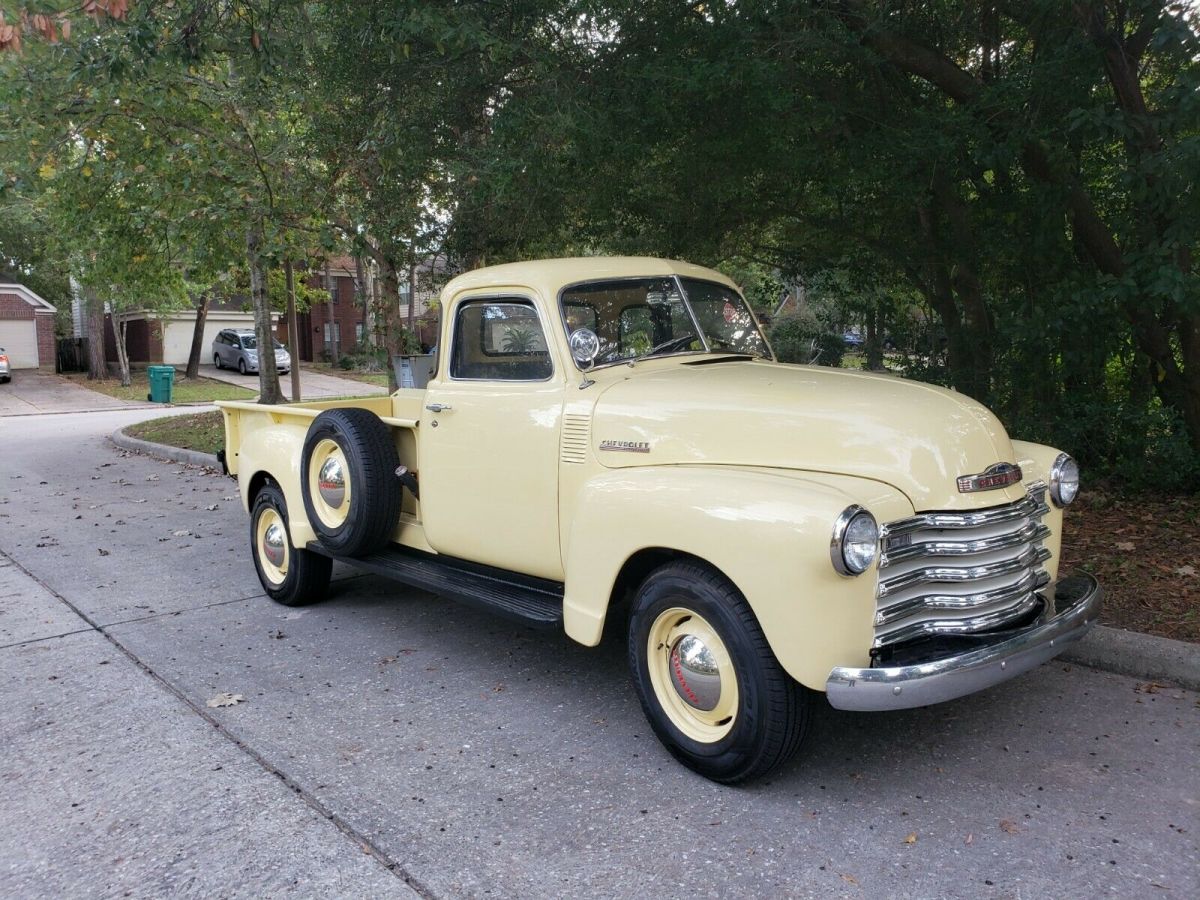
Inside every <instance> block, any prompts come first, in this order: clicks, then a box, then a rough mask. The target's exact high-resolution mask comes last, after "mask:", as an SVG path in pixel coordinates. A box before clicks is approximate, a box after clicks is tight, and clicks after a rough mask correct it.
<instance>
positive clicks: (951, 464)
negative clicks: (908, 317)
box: [591, 357, 1025, 510]
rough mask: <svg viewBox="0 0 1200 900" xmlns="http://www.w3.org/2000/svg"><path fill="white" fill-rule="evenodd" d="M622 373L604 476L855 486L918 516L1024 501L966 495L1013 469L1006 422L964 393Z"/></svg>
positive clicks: (842, 377)
mask: <svg viewBox="0 0 1200 900" xmlns="http://www.w3.org/2000/svg"><path fill="white" fill-rule="evenodd" d="M643 365H644V366H645V368H642V367H623V368H622V369H621V370H619V371H620V372H622V373H623V374H624V377H623V378H622V379H621V380H620V381H617V382H616V383H614V384H611V385H609V386H608V387H607V388H606V389H605V390H604V391H603V393H602V394H601V395H600V396H599V397H598V399H597V403H596V407H595V412H594V418H593V427H592V438H591V440H592V449H593V450H594V451H595V453H596V456H597V458H598V459H599V460H600V461H601V463H603V464H604V465H605V466H608V467H611V468H619V467H625V466H644V465H680V464H691V465H696V464H707V465H737V466H759V467H768V468H780V469H795V470H801V471H809V472H828V473H836V474H841V475H852V476H857V477H861V478H869V479H872V480H874V481H879V482H883V483H885V484H889V485H891V486H893V487H895V488H896V489H897V490H899V491H901V492H903V493H904V494H905V495H906V496H907V497H908V498H909V500H910V501H911V502H912V504H913V508H914V509H916V510H931V509H977V508H980V507H985V506H995V505H998V504H1001V503H1008V502H1012V501H1014V500H1018V499H1020V498H1021V497H1023V496H1024V494H1025V488H1024V486H1023V485H1022V484H1021V483H1020V482H1018V483H1017V484H1014V485H1012V486H1010V487H1008V488H1003V489H994V490H988V491H982V492H979V493H967V494H964V493H960V492H959V491H958V487H957V484H956V481H955V479H956V478H957V477H958V476H960V475H974V474H978V473H980V472H983V471H984V470H985V469H987V468H988V467H989V466H991V465H994V464H996V463H998V462H1016V458H1015V457H1016V454H1015V453H1014V451H1013V446H1012V443H1011V442H1010V440H1009V438H1008V435H1007V434H1006V433H1005V431H1004V428H1003V426H1002V425H1001V424H1000V422H999V420H998V419H997V418H996V417H995V416H994V415H992V414H991V412H989V411H988V410H987V409H986V408H984V407H983V406H981V405H980V404H978V403H976V402H975V401H974V400H971V399H970V398H968V397H965V396H963V395H962V394H958V393H955V392H954V391H950V390H946V389H944V388H938V387H933V386H932V385H927V384H921V383H919V382H915V381H904V380H902V379H899V378H896V377H894V376H888V375H873V374H867V373H863V372H848V371H844V370H839V369H829V368H820V367H816V366H793V365H784V364H780V363H770V362H764V361H750V360H745V361H740V360H724V361H713V360H711V359H710V358H707V357H706V358H704V359H703V360H698V361H696V362H692V363H676V364H675V365H671V366H669V367H651V366H650V365H646V364H643Z"/></svg>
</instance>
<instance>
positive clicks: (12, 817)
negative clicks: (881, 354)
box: [0, 411, 1200, 898]
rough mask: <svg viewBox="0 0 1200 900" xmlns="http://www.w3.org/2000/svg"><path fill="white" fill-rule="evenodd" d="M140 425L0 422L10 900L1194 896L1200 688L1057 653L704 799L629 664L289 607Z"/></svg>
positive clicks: (527, 641)
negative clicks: (634, 686) (1006, 678)
mask: <svg viewBox="0 0 1200 900" xmlns="http://www.w3.org/2000/svg"><path fill="white" fill-rule="evenodd" d="M157 412H158V411H151V412H150V413H149V414H155V413H157ZM146 415H147V413H146V412H142V411H130V412H123V413H92V414H81V415H59V416H47V417H25V418H22V419H20V420H19V422H20V428H19V430H18V429H17V428H15V427H14V425H15V423H16V421H18V420H14V419H0V435H2V436H3V437H4V438H5V440H4V441H3V446H4V453H5V455H4V461H5V467H4V471H3V473H0V551H2V553H3V555H2V556H0V683H2V684H3V692H2V696H3V698H4V699H3V702H2V703H0V785H2V789H0V823H3V826H4V827H3V828H0V895H4V896H22V897H31V896H43V897H58V896H68V895H98V896H112V895H118V896H119V895H123V894H125V893H126V892H129V895H130V896H145V897H161V896H168V895H176V894H187V895H192V894H195V895H220V896H239V895H240V896H259V897H261V896H279V895H288V894H295V895H301V896H314V895H317V896H405V895H411V894H412V893H413V892H414V891H415V892H416V893H418V894H420V895H423V896H427V897H461V896H472V897H484V896H488V897H568V896H569V897H582V896H604V897H609V896H617V897H642V896H646V895H653V896H658V897H688V898H698V897H722V898H724V897H743V896H744V897H756V898H760V897H806V896H821V897H825V896H845V897H859V896H887V897H935V896H936V897H972V898H974V897H1055V898H1062V897H1081V898H1082V897H1089V898H1090V897H1095V896H1120V897H1188V896H1198V895H1200V864H1198V862H1197V860H1198V859H1200V846H1198V839H1200V767H1198V766H1197V764H1196V763H1197V759H1200V697H1198V695H1196V694H1194V693H1189V692H1186V691H1182V690H1177V689H1173V688H1159V687H1156V686H1153V685H1151V686H1147V685H1140V684H1139V683H1138V682H1136V681H1134V680H1131V679H1128V678H1124V677H1120V676H1116V675H1111V674H1106V673H1102V672H1097V671H1093V670H1090V669H1086V668H1082V667H1078V666H1068V665H1065V664H1063V663H1061V662H1060V663H1052V664H1050V665H1047V666H1045V667H1043V668H1041V669H1040V670H1037V671H1035V672H1033V673H1031V674H1029V675H1025V676H1023V677H1021V678H1019V679H1017V680H1016V681H1013V682H1010V683H1009V684H1007V685H1005V686H1001V687H998V688H995V689H993V690H991V691H988V692H986V693H984V694H980V695H977V696H975V697H971V698H966V699H963V700H960V701H956V702H953V703H949V704H944V705H942V706H939V707H934V708H930V709H925V710H914V711H908V712H898V713H889V714H874V715H861V714H860V715H853V714H847V713H838V712H835V711H833V710H831V709H828V708H827V707H822V708H820V709H819V711H818V713H817V714H816V716H815V717H814V726H813V730H812V733H811V735H810V737H809V740H808V743H807V744H806V746H805V749H804V750H803V751H802V753H801V755H800V756H799V758H798V759H797V760H796V761H795V762H794V763H793V764H792V765H790V766H789V767H788V768H786V770H784V771H782V772H780V773H779V774H778V775H776V776H775V777H773V778H772V779H770V780H769V781H766V782H763V783H759V784H756V785H753V786H751V787H747V788H725V787H720V786H717V785H713V784H711V783H709V782H706V781H704V780H703V779H700V778H699V777H697V776H695V775H692V774H691V773H690V772H688V771H686V770H684V769H682V768H681V767H679V766H678V765H677V764H676V763H674V762H673V761H672V760H671V759H670V757H669V756H668V755H667V754H666V752H665V751H664V750H662V748H661V747H660V746H659V745H658V743H657V742H656V741H655V739H654V738H653V736H652V735H651V733H650V731H649V729H648V728H647V726H646V725H645V723H644V721H643V719H642V715H641V712H640V710H639V708H638V705H637V701H636V699H635V697H634V695H633V692H632V690H631V688H630V686H629V683H628V679H627V676H626V673H625V670H624V649H623V647H622V646H621V645H620V643H619V642H612V643H609V644H606V645H604V646H602V647H601V648H599V649H596V650H588V649H585V648H582V647H577V646H575V645H573V644H571V643H570V642H569V641H567V640H566V639H565V638H562V637H559V636H554V635H550V636H547V635H545V634H542V633H538V632H532V631H528V630H526V629H523V628H520V627H516V626H511V625H509V624H507V623H505V622H502V621H500V620H497V619H492V618H489V617H487V616H485V615H482V614H477V613H474V612H471V611H468V610H465V609H462V608H460V607H456V606H453V605H451V604H448V603H446V602H444V601H441V600H438V599H435V598H433V597H430V596H428V595H426V594H421V593H416V592H413V591H409V590H407V589H403V588H399V587H395V586H393V585H390V584H388V583H386V582H383V581H380V580H377V579H375V578H371V577H347V576H348V575H349V573H347V572H341V573H340V576H341V577H340V578H339V580H337V581H336V582H335V586H334V590H333V595H332V597H331V599H330V600H329V601H328V602H327V603H325V604H322V605H320V606H316V607H310V608H307V609H303V610H288V609H286V608H283V607H278V606H274V605H272V604H271V603H270V602H269V601H267V600H266V599H265V598H264V597H263V596H262V595H261V592H260V590H259V587H258V583H257V579H256V578H255V576H254V571H253V567H252V564H251V562H250V558H249V554H248V548H247V541H248V534H247V532H248V527H247V520H246V516H245V513H244V512H243V511H242V509H241V507H240V504H239V503H238V502H237V501H236V500H235V499H234V497H235V490H234V486H233V483H232V482H231V481H229V480H228V479H225V478H223V477H222V476H220V475H219V474H211V473H204V472H200V471H197V470H189V469H185V468H183V467H181V466H179V465H177V464H167V463H161V462H157V461H154V460H151V459H147V458H143V457H138V456H130V455H128V454H125V453H122V452H119V451H117V450H115V449H113V448H112V447H111V446H110V445H108V444H107V442H106V440H105V438H104V436H105V435H107V434H108V433H110V432H111V431H112V429H113V428H115V427H116V426H117V425H118V424H124V423H126V422H128V421H132V420H134V419H135V418H139V417H145V416H146ZM223 692H224V693H231V694H240V695H241V696H242V697H243V698H244V700H243V701H242V702H240V703H238V704H237V705H235V706H229V707H223V708H209V707H208V706H206V701H208V700H209V699H211V698H213V697H215V696H216V695H218V694H219V693H223Z"/></svg>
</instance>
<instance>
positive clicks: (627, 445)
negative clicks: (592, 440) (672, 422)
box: [600, 441, 650, 453]
mask: <svg viewBox="0 0 1200 900" xmlns="http://www.w3.org/2000/svg"><path fill="white" fill-rule="evenodd" d="M600 449H601V450H620V451H622V452H624V453H649V452H650V444H649V442H648V441H601V442H600Z"/></svg>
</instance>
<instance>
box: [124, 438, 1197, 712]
mask: <svg viewBox="0 0 1200 900" xmlns="http://www.w3.org/2000/svg"><path fill="white" fill-rule="evenodd" d="M111 440H112V442H113V443H114V444H116V445H117V446H118V447H120V448H122V449H123V450H132V451H134V452H135V453H143V454H145V455H147V456H154V457H157V458H159V459H166V460H170V461H171V462H180V463H187V464H189V465H193V466H206V467H208V468H210V469H220V468H221V463H220V462H219V461H218V460H217V458H216V457H215V456H213V455H212V454H211V453H200V452H198V451H196V450H183V449H181V448H179V447H168V446H166V445H165V444H154V443H151V442H150V441H143V440H140V439H139V438H135V437H130V436H129V435H127V434H125V433H124V431H122V430H121V429H117V430H116V431H114V432H113V433H112V436H111ZM1057 658H1058V659H1059V660H1061V661H1062V662H1070V663H1076V664H1077V665H1081V666H1087V667H1088V668H1090V669H1100V670H1101V671H1104V672H1112V673H1114V674H1116V675H1126V676H1128V677H1130V678H1140V679H1142V680H1143V681H1163V682H1170V683H1171V684H1177V685H1179V686H1180V687H1183V688H1186V689H1187V690H1190V691H1200V644H1192V643H1188V642H1187V641H1175V640H1171V639H1170V638H1162V637H1156V636H1155V635H1152V634H1139V633H1138V632H1136V631H1125V630H1123V629H1120V628H1110V627H1108V626H1106V625H1097V626H1096V627H1095V628H1093V629H1092V630H1091V631H1089V632H1088V633H1087V635H1086V636H1085V637H1084V638H1083V640H1081V641H1078V642H1076V643H1074V644H1071V645H1070V646H1069V647H1067V649H1065V650H1064V651H1063V652H1062V653H1060V654H1059V655H1058V657H1057Z"/></svg>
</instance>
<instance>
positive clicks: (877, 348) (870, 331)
mask: <svg viewBox="0 0 1200 900" xmlns="http://www.w3.org/2000/svg"><path fill="white" fill-rule="evenodd" d="M867 368H868V369H870V370H871V371H879V370H880V369H882V368H883V348H882V346H881V342H880V339H879V307H878V305H875V306H872V307H871V309H870V311H869V312H868V313H867Z"/></svg>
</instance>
